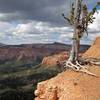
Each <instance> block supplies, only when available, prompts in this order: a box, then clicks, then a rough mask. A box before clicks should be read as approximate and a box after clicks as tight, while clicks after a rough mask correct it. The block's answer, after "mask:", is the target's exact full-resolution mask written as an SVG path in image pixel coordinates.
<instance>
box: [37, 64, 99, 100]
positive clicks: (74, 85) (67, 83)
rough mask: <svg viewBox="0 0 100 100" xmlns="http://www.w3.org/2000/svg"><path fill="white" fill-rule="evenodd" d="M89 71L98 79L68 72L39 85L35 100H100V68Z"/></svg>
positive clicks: (90, 68)
mask: <svg viewBox="0 0 100 100" xmlns="http://www.w3.org/2000/svg"><path fill="white" fill-rule="evenodd" d="M89 70H90V71H91V72H93V73H95V74H96V75H97V76H98V77H94V76H91V75H88V74H85V73H84V74H83V73H81V72H74V71H72V70H68V71H65V72H63V73H61V74H59V75H58V76H56V77H54V78H52V79H50V80H47V81H43V82H41V83H39V84H38V86H37V90H36V91H35V95H36V96H37V97H36V98H35V100H100V68H99V67H97V66H93V67H89Z"/></svg>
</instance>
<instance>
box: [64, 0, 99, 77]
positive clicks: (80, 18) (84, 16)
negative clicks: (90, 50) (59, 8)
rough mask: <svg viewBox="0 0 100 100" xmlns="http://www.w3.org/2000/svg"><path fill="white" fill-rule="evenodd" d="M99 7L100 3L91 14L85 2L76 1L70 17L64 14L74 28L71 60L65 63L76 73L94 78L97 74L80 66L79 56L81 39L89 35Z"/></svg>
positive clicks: (81, 0)
mask: <svg viewBox="0 0 100 100" xmlns="http://www.w3.org/2000/svg"><path fill="white" fill-rule="evenodd" d="M98 5H100V2H97V4H96V5H95V6H94V8H93V9H92V11H90V12H89V11H88V8H87V5H86V4H84V3H83V0H75V2H73V3H72V7H71V12H70V16H69V17H66V16H65V15H64V14H62V16H63V17H64V19H65V20H67V21H68V22H69V24H70V25H73V26H74V34H73V38H72V39H73V44H72V49H71V52H70V56H69V59H68V60H67V61H66V63H65V67H69V68H72V69H74V70H75V71H82V72H85V73H87V74H90V75H93V76H95V74H93V73H91V72H89V71H88V70H87V69H86V68H85V67H84V66H82V65H81V64H80V63H81V61H80V59H79V56H78V55H79V48H80V39H81V38H82V37H83V34H84V33H86V34H88V31H87V28H88V25H89V24H91V23H93V21H94V19H95V17H94V16H93V15H94V14H95V12H96V11H97V6H98Z"/></svg>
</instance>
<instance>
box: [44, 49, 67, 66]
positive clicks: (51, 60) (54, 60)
mask: <svg viewBox="0 0 100 100" xmlns="http://www.w3.org/2000/svg"><path fill="white" fill-rule="evenodd" d="M67 59H68V52H66V51H65V52H61V53H59V54H55V55H52V56H48V57H44V58H43V61H42V64H43V65H47V66H52V65H57V64H59V63H61V62H62V61H65V60H67Z"/></svg>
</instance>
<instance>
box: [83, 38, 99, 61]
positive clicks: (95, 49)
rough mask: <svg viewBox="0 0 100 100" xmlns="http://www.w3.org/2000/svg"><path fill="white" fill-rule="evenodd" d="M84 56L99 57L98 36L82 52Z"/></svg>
mask: <svg viewBox="0 0 100 100" xmlns="http://www.w3.org/2000/svg"><path fill="white" fill-rule="evenodd" d="M83 57H84V58H96V59H100V37H97V38H96V40H95V41H94V43H93V45H92V46H91V47H90V48H89V49H88V50H87V51H86V53H84V55H83Z"/></svg>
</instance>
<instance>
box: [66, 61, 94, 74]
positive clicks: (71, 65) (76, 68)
mask: <svg viewBox="0 0 100 100" xmlns="http://www.w3.org/2000/svg"><path fill="white" fill-rule="evenodd" d="M64 67H65V68H71V69H73V70H74V71H77V72H83V73H86V74H89V75H92V76H96V75H95V74H93V73H91V72H90V71H88V70H87V67H86V66H82V65H81V64H79V62H78V61H76V62H75V64H74V63H72V62H71V61H70V60H68V61H67V62H66V63H65V66H64Z"/></svg>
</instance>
